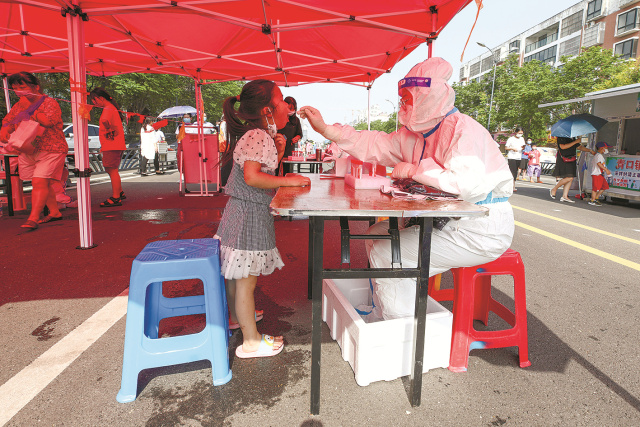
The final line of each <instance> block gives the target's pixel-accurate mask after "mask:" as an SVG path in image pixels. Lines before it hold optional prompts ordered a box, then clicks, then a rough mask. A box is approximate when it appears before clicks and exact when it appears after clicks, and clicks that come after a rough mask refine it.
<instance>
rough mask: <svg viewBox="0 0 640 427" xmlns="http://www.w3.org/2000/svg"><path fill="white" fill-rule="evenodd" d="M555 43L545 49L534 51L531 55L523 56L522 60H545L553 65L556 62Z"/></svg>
mask: <svg viewBox="0 0 640 427" xmlns="http://www.w3.org/2000/svg"><path fill="white" fill-rule="evenodd" d="M557 47H558V46H557V45H555V46H551V47H549V48H546V49H545V50H541V51H540V52H536V53H534V54H533V55H529V56H525V58H524V62H529V61H533V60H538V61H540V62H547V63H549V64H551V65H553V64H554V63H555V62H556V50H557Z"/></svg>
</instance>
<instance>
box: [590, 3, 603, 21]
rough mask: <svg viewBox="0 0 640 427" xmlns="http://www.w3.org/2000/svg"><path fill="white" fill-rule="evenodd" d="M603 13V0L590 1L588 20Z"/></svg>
mask: <svg viewBox="0 0 640 427" xmlns="http://www.w3.org/2000/svg"><path fill="white" fill-rule="evenodd" d="M601 13H602V0H595V1H590V2H589V3H588V4H587V20H589V19H593V18H596V17H598V16H600V14H601Z"/></svg>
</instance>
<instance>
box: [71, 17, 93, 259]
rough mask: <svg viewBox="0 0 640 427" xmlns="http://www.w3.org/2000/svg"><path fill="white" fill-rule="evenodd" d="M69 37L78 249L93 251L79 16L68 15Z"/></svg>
mask: <svg viewBox="0 0 640 427" xmlns="http://www.w3.org/2000/svg"><path fill="white" fill-rule="evenodd" d="M67 38H68V43H69V80H70V81H71V82H70V83H71V112H72V118H73V133H74V137H73V139H74V141H75V149H74V156H75V164H76V168H77V169H78V170H79V176H78V181H77V192H78V221H79V224H78V225H79V228H80V245H79V246H78V247H77V249H91V248H93V247H95V246H96V245H94V243H93V231H92V228H93V224H92V218H91V181H90V177H89V175H90V171H91V169H90V166H89V139H88V133H87V119H85V118H82V117H81V116H80V112H79V107H80V105H81V104H85V103H86V102H87V94H86V91H87V89H86V87H87V85H86V83H87V75H86V68H85V58H84V24H83V22H82V18H81V17H80V16H79V15H73V14H70V13H69V14H67Z"/></svg>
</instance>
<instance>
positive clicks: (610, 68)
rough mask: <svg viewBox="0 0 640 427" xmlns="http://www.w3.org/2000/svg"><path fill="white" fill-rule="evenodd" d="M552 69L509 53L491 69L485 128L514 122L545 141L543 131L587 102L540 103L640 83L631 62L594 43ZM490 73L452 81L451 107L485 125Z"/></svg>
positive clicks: (501, 127)
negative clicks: (466, 80) (476, 78)
mask: <svg viewBox="0 0 640 427" xmlns="http://www.w3.org/2000/svg"><path fill="white" fill-rule="evenodd" d="M561 62H562V63H563V64H562V65H561V66H560V67H558V68H555V69H554V68H553V67H551V66H550V65H547V64H545V63H541V62H539V61H530V62H527V63H524V64H523V65H522V66H518V57H517V56H516V55H511V56H509V57H508V58H507V59H506V60H505V62H504V63H502V64H500V65H499V66H498V67H497V68H496V78H495V89H494V100H493V107H492V109H491V110H492V111H491V126H490V131H491V132H497V131H501V130H513V129H514V128H515V127H517V126H521V127H522V128H523V129H524V132H525V135H526V136H528V137H531V138H532V139H534V140H546V138H547V129H548V128H549V127H550V126H551V125H552V124H553V123H555V122H556V121H558V120H559V119H561V118H563V117H566V116H568V115H571V114H578V113H582V112H589V109H590V103H581V102H578V103H571V104H564V105H558V106H554V107H548V108H538V105H540V104H546V103H551V102H555V101H561V100H566V99H574V98H580V97H583V96H584V95H585V94H586V93H589V92H593V91H596V90H601V89H606V88H610V87H617V86H621V85H626V84H631V83H638V82H640V69H639V68H638V65H637V63H636V62H635V61H631V62H630V61H624V60H621V59H620V58H619V57H618V56H615V55H613V52H612V51H611V50H607V49H602V48H601V47H598V46H594V47H591V48H589V49H583V50H582V52H581V53H580V54H579V55H577V56H575V57H571V58H569V57H563V58H561ZM492 77H493V74H492V73H491V72H489V73H486V74H485V75H484V76H483V78H482V80H481V81H479V82H476V81H473V82H470V83H469V84H467V85H459V84H457V85H455V90H456V106H457V107H458V109H459V110H460V111H461V112H463V113H465V114H468V115H470V116H472V117H474V118H475V119H476V120H478V121H479V122H480V123H482V124H484V125H486V123H487V119H488V113H489V102H490V95H491V81H492Z"/></svg>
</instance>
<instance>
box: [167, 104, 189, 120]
mask: <svg viewBox="0 0 640 427" xmlns="http://www.w3.org/2000/svg"><path fill="white" fill-rule="evenodd" d="M195 113H196V109H195V108H193V107H192V106H190V105H178V106H175V107H171V108H167V109H166V110H164V111H163V112H162V113H160V114H159V115H158V118H163V117H182V116H184V115H185V114H195Z"/></svg>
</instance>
